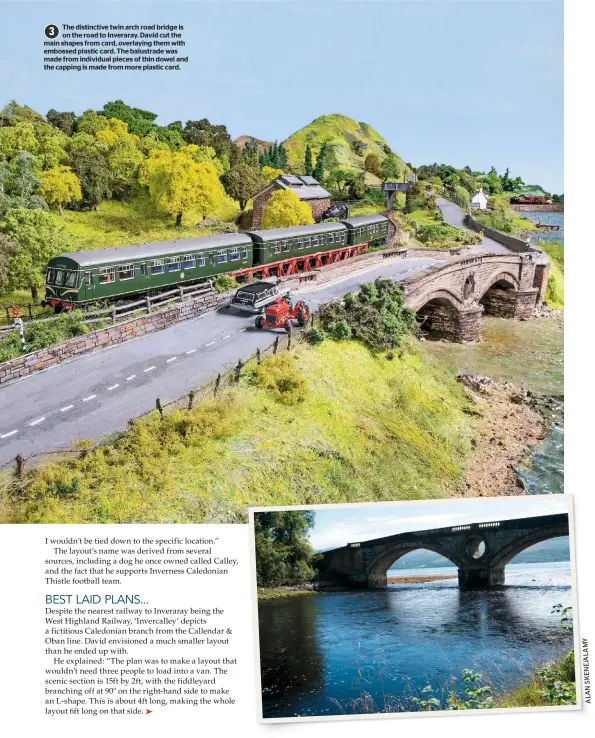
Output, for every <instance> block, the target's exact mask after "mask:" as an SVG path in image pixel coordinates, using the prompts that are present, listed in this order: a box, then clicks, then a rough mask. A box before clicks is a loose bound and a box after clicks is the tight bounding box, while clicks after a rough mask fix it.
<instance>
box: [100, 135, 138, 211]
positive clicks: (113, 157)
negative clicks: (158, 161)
mask: <svg viewBox="0 0 595 738" xmlns="http://www.w3.org/2000/svg"><path fill="white" fill-rule="evenodd" d="M130 138H132V137H130ZM130 138H119V139H117V141H116V142H115V143H114V145H113V146H112V147H111V148H110V150H109V151H108V154H107V163H108V166H109V168H110V172H111V175H112V181H113V188H114V191H115V192H117V193H118V194H120V195H121V196H122V197H123V199H124V201H125V202H128V197H129V194H130V190H131V188H132V186H133V185H134V184H135V182H136V181H137V180H138V170H139V168H140V165H141V164H142V162H143V160H144V156H143V154H142V152H141V151H140V150H139V148H138V145H137V144H136V143H135V142H134V141H132V140H130Z"/></svg>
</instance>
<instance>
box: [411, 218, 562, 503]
mask: <svg viewBox="0 0 595 738" xmlns="http://www.w3.org/2000/svg"><path fill="white" fill-rule="evenodd" d="M551 214H552V215H563V214H562V213H551ZM482 320H483V324H482V326H483V327H482V341H481V342H480V343H472V344H455V343H446V342H440V341H438V342H432V341H427V342H425V343H424V347H425V348H426V350H427V351H428V352H429V353H431V354H432V355H433V356H435V357H437V358H439V359H441V360H443V361H445V362H447V363H448V364H449V365H450V366H452V367H453V368H454V369H455V370H456V371H457V372H464V373H473V374H486V375H487V376H489V377H492V378H494V379H506V380H508V381H510V382H514V383H515V384H518V385H520V386H522V387H526V388H527V389H530V390H532V391H533V392H537V393H540V394H547V395H559V396H563V394H564V324H563V318H562V317H555V318H544V319H541V320H529V321H518V320H505V319H503V318H492V317H489V316H487V317H485V318H483V319H482ZM518 471H519V475H520V476H521V477H522V479H523V481H524V482H525V485H526V488H527V491H528V492H529V493H532V494H558V493H562V492H563V491H564V422H563V419H562V413H561V412H560V419H559V420H557V421H556V422H554V423H553V425H552V427H551V428H550V430H549V432H548V435H547V437H546V438H545V439H544V440H543V442H542V443H541V444H539V446H538V447H537V448H536V450H535V451H534V453H533V454H532V456H531V459H530V461H529V463H528V464H526V465H523V467H522V468H520V469H519V470H518Z"/></svg>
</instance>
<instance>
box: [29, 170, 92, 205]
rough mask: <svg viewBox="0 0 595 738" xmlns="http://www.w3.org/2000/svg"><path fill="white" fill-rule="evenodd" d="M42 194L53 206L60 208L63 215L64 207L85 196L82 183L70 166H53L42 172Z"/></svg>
mask: <svg viewBox="0 0 595 738" xmlns="http://www.w3.org/2000/svg"><path fill="white" fill-rule="evenodd" d="M39 191H40V195H41V196H42V197H43V199H44V200H45V201H46V202H47V204H48V205H49V206H50V207H51V206H52V205H54V206H56V207H57V208H58V212H59V213H60V215H62V212H63V210H62V208H63V207H64V206H65V205H69V204H70V203H72V202H75V201H77V200H80V199H81V198H82V196H83V194H82V191H81V183H80V182H79V178H78V177H77V176H76V174H75V173H74V172H73V171H72V169H70V167H53V168H52V169H48V170H46V171H45V172H42V173H41V185H40V188H39Z"/></svg>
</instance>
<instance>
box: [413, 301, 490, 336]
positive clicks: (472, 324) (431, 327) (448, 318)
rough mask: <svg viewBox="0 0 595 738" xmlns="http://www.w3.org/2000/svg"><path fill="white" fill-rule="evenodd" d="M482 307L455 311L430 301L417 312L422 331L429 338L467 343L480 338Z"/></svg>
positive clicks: (452, 308) (450, 307)
mask: <svg viewBox="0 0 595 738" xmlns="http://www.w3.org/2000/svg"><path fill="white" fill-rule="evenodd" d="M482 313H483V307H482V306H474V307H471V308H467V309H464V310H457V309H456V308H454V307H452V306H450V305H443V304H439V303H438V302H436V303H434V301H430V302H428V303H426V305H424V306H423V307H422V309H421V310H420V311H419V312H418V314H417V316H418V320H419V322H420V324H421V325H422V330H423V331H424V332H427V333H428V336H429V337H430V338H434V339H438V340H440V339H441V340H444V341H453V342H454V343H467V342H469V341H479V339H480V337H481V316H482Z"/></svg>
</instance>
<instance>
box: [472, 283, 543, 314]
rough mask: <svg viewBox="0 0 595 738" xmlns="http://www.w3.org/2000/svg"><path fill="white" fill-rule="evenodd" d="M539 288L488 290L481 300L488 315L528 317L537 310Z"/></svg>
mask: <svg viewBox="0 0 595 738" xmlns="http://www.w3.org/2000/svg"><path fill="white" fill-rule="evenodd" d="M536 293H537V289H532V290H527V291H524V292H520V291H517V290H499V289H491V290H488V291H487V292H486V293H485V295H484V296H483V298H482V300H481V304H482V305H483V307H484V310H485V313H486V315H494V316H496V317H498V318H528V317H530V316H531V315H533V313H534V311H535V295H536Z"/></svg>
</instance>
